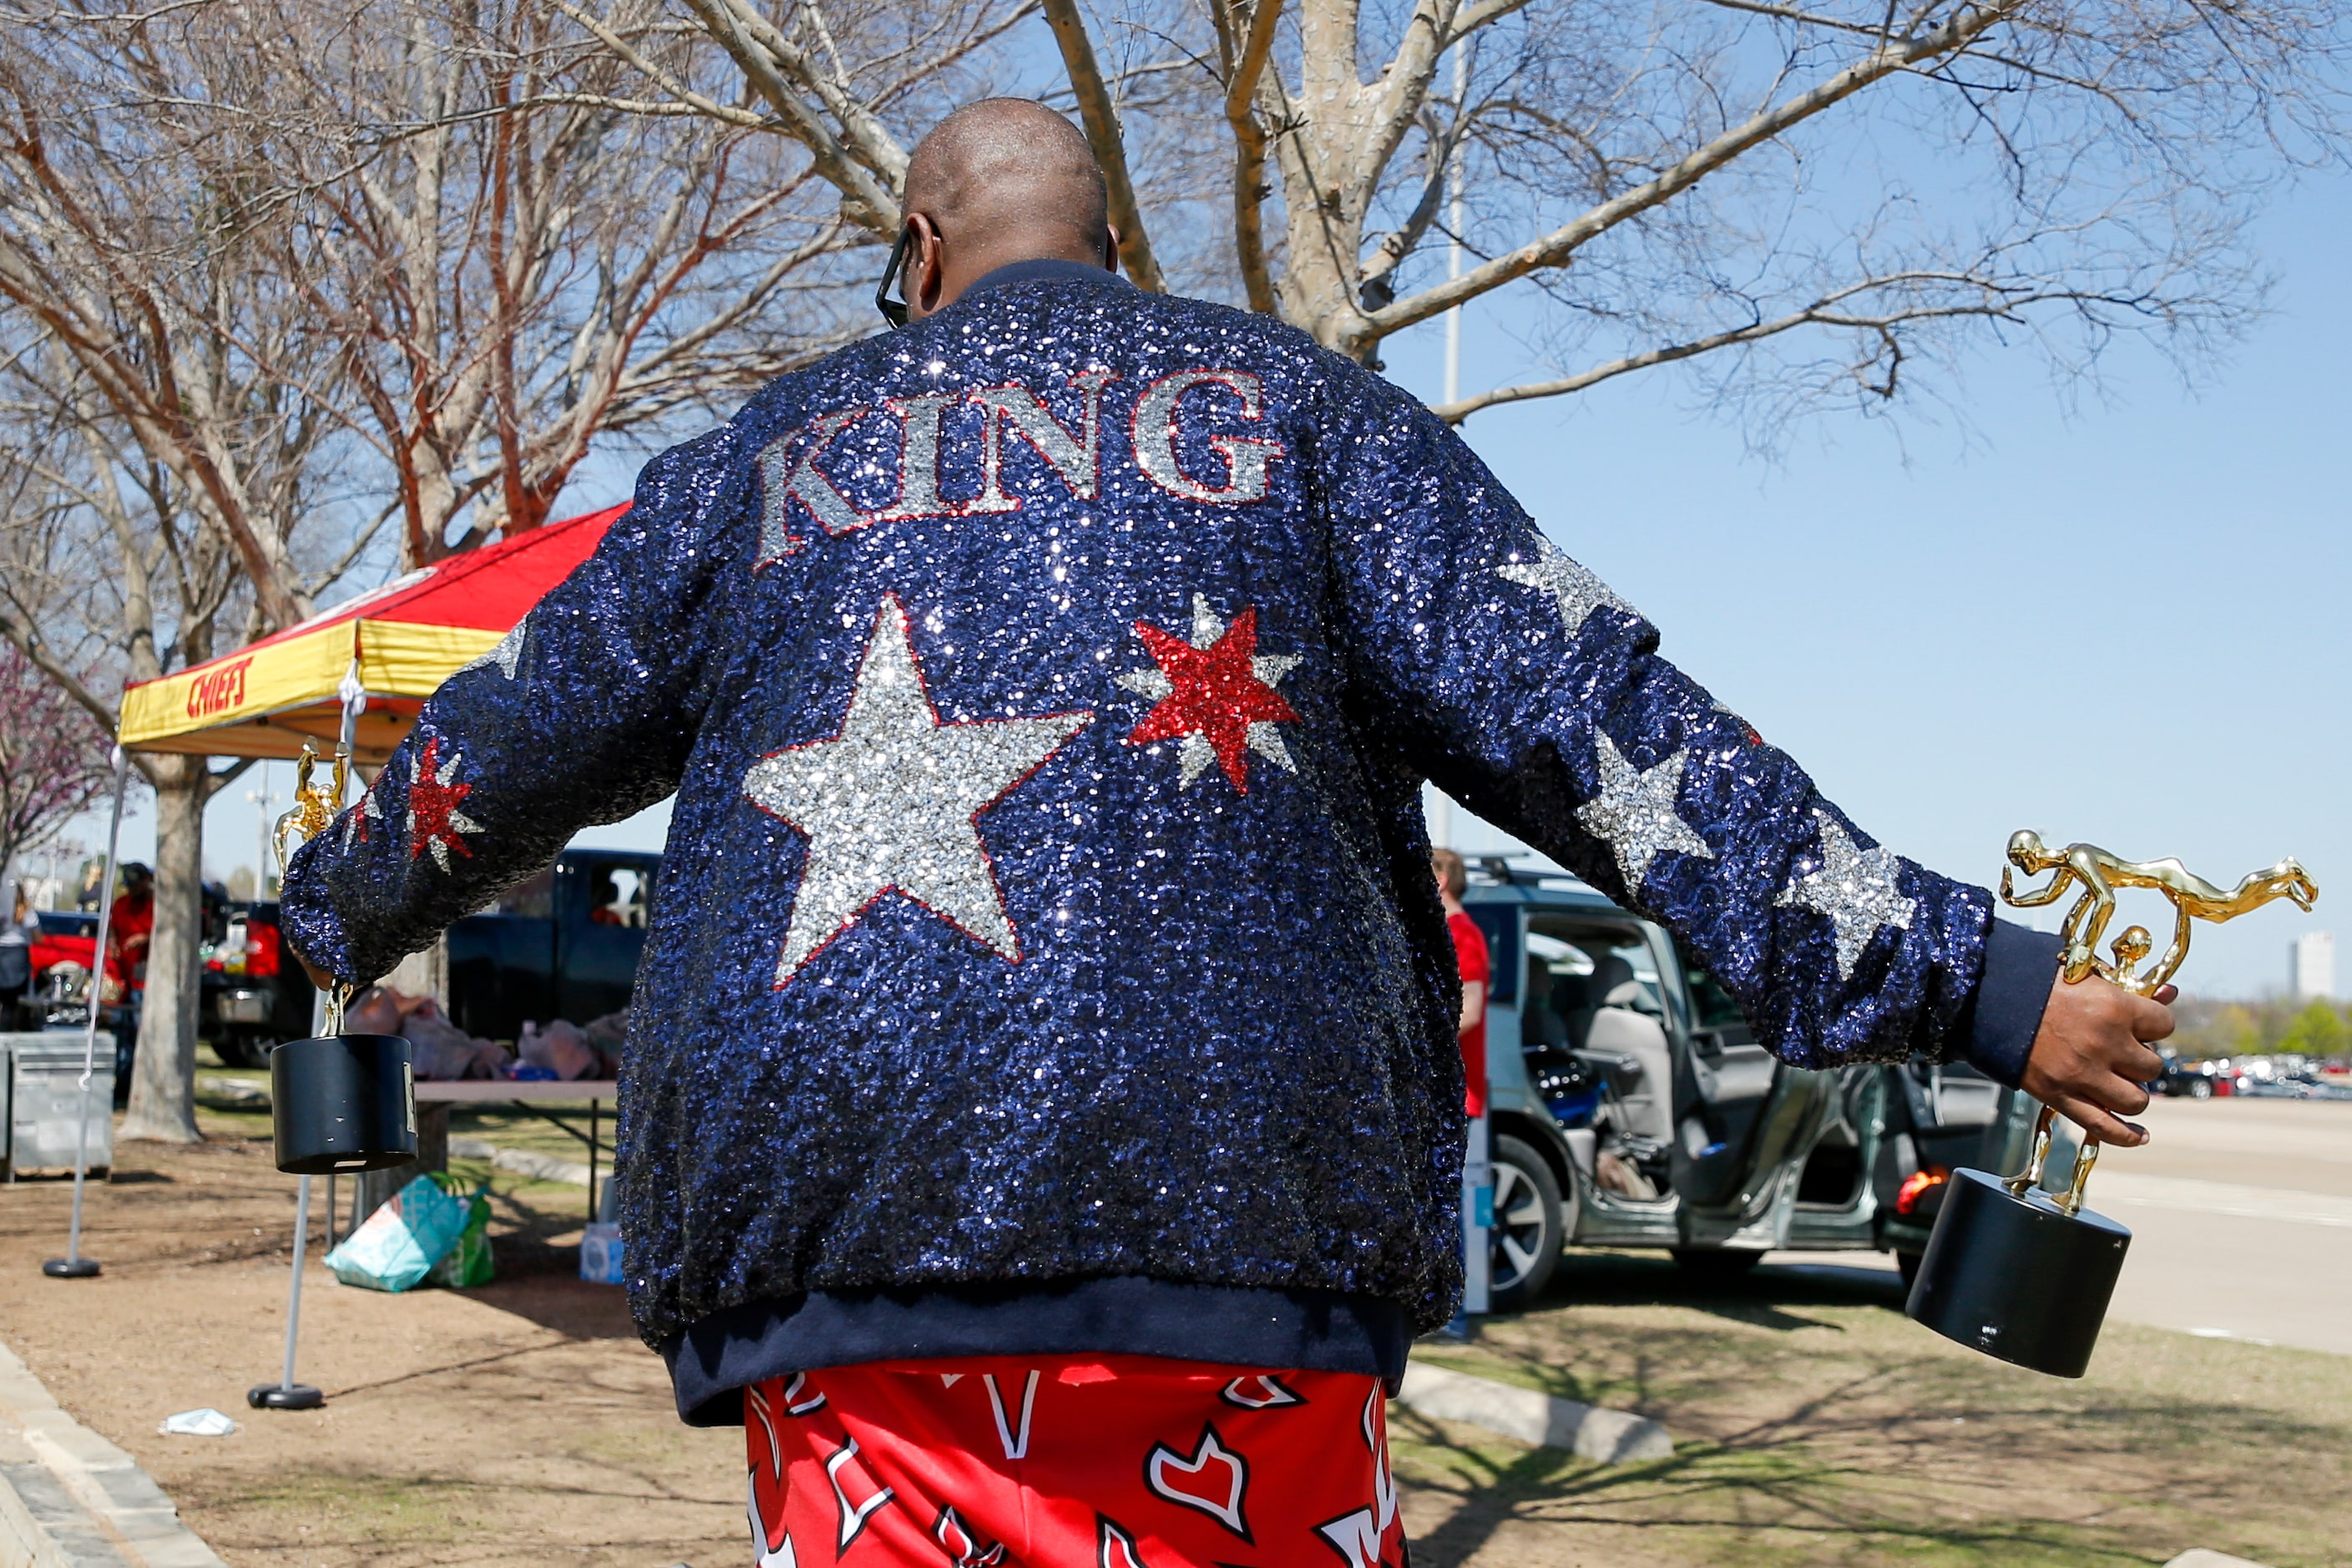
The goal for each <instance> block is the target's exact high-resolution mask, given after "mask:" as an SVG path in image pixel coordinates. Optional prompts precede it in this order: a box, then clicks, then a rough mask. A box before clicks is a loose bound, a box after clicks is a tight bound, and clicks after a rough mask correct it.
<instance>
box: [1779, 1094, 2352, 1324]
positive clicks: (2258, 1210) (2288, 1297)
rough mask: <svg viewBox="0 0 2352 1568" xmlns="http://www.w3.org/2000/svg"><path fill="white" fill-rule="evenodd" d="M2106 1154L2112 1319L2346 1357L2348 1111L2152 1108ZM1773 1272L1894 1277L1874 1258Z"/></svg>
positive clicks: (2351, 1171)
mask: <svg viewBox="0 0 2352 1568" xmlns="http://www.w3.org/2000/svg"><path fill="white" fill-rule="evenodd" d="M2139 1120H2140V1121H2142V1122H2143V1123H2145V1124H2146V1126H2147V1130H2148V1131H2149V1132H2150V1133H2152V1134H2154V1137H2153V1139H2152V1140H2151V1141H2150V1142H2149V1143H2148V1145H2147V1147H2146V1148H2144V1149H2119V1150H2111V1151H2109V1152H2108V1153H2107V1154H2106V1156H2105V1158H2104V1159H2102V1160H2101V1161H2100V1163H2099V1168H2098V1170H2097V1171H2096V1172H2095V1173H2094V1174H2093V1175H2092V1177H2091V1191H2090V1206H2091V1207H2093V1208H2095V1209H2097V1210H2099V1211H2100V1212H2101V1213H2103V1214H2106V1215H2112V1216H2113V1217H2114V1218H2116V1219H2118V1220H2120V1221H2122V1222H2123V1223H2124V1224H2125V1225H2127V1226H2130V1227H2131V1230H2132V1246H2131V1255H2130V1257H2129V1258H2127V1259H2126V1261H2125V1264H2124V1273H2123V1279H2122V1280H2121V1281H2120V1282H2119V1283H2118V1284H2117V1285H2116V1299H2115V1302H2114V1305H2113V1306H2112V1307H2110V1308H2109V1315H2110V1316H2112V1317H2114V1318H2116V1319H2118V1320H2120V1321H2124V1322H2127V1323H2146V1324H2148V1325H2150V1326H2151V1327H2155V1328H2159V1329H2178V1330H2180V1331H2184V1332H2187V1333H2192V1334H2201V1335H2208V1336H2210V1337H2212V1338H2216V1339H2239V1340H2253V1341H2257V1342H2263V1343H2267V1344H2281V1345H2294V1346H2297V1347H2299V1348H2301V1349H2305V1350H2316V1351H2331V1352H2335V1353H2336V1354H2338V1355H2352V1102H2347V1101H2330V1100H2317V1101H2314V1100H2158V1101H2157V1102H2156V1103H2155V1104H2154V1105H2152V1106H2150V1107H2148V1110H2147V1114H2146V1115H2145V1116H2143V1117H2141V1118H2140V1119H2139ZM1772 1262H1773V1263H1775V1264H1794V1265H1797V1266H1800V1267H1816V1268H1884V1269H1887V1270H1892V1269H1893V1268H1894V1267H1895V1263H1894V1260H1893V1259H1892V1258H1887V1257H1885V1255H1883V1254H1869V1253H1859V1254H1857V1253H1787V1252H1784V1253H1776V1254H1775V1255H1774V1256H1773V1258H1772Z"/></svg>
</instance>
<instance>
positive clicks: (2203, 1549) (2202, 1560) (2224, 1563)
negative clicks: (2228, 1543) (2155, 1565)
mask: <svg viewBox="0 0 2352 1568" xmlns="http://www.w3.org/2000/svg"><path fill="white" fill-rule="evenodd" d="M2164 1568H2263V1564H2262V1563H2257V1562H2255V1561H2254V1560H2253V1559H2252V1558H2251V1557H2232V1556H2231V1555H2230V1554H2229V1553H2228V1552H2216V1551H2214V1550H2213V1549H2212V1548H2210V1547H2207V1546H2192V1547H2190V1548H2189V1550H2188V1551H2186V1552H2182V1553H2181V1554H2180V1555H2179V1556H2178V1557H2176V1558H2174V1559H2173V1560H2172V1561H2171V1562H2169V1563H2166V1564H2165V1565H2164Z"/></svg>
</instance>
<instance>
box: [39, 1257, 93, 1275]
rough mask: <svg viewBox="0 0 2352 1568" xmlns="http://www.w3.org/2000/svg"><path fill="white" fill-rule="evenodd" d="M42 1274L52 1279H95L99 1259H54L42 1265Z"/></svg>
mask: <svg viewBox="0 0 2352 1568" xmlns="http://www.w3.org/2000/svg"><path fill="white" fill-rule="evenodd" d="M41 1272H42V1273H44V1274H46V1275H47V1276H48V1277H49V1278H50V1279H97V1278H98V1259H97V1258H50V1259H49V1260H48V1261H47V1263H44V1264H42V1265H41Z"/></svg>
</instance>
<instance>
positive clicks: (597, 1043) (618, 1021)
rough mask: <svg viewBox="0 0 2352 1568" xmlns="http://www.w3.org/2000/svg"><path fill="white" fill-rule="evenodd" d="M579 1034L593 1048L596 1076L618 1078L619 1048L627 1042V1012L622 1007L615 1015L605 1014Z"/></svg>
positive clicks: (591, 1022) (619, 1065) (591, 1021)
mask: <svg viewBox="0 0 2352 1568" xmlns="http://www.w3.org/2000/svg"><path fill="white" fill-rule="evenodd" d="M580 1032H581V1033H582V1034H583V1035H584V1036H586V1037H587V1039H588V1043H589V1044H590V1045H591V1046H593V1047H595V1050H596V1076H597V1077H598V1078H618V1077H620V1076H621V1047H624V1046H625V1045H627V1044H628V1042H629V1010H628V1009H627V1008H626V1007H624V1008H622V1009H621V1010H620V1011H619V1012H617V1013H607V1014H605V1015H604V1016H603V1017H601V1018H595V1019H592V1020H590V1022H589V1023H588V1025H587V1026H586V1027H584V1028H583V1029H582V1030H581V1031H580Z"/></svg>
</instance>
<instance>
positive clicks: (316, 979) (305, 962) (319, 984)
mask: <svg viewBox="0 0 2352 1568" xmlns="http://www.w3.org/2000/svg"><path fill="white" fill-rule="evenodd" d="M279 935H280V937H281V938H282V937H283V936H284V932H282V931H281V932H280V933H279ZM286 951H287V952H291V953H293V954H294V962H295V963H299V964H300V965H301V966H302V973H305V974H307V975H309V976H310V984H311V985H312V986H314V987H315V988H317V989H318V990H320V991H324V992H326V993H327V994H329V995H333V994H334V990H335V977H334V976H333V975H331V974H330V973H327V972H326V971H325V970H323V969H321V968H320V967H319V966H318V965H317V964H315V963H311V962H310V960H309V959H307V958H305V957H303V956H302V954H301V953H300V952H297V951H296V949H295V946H294V944H293V943H292V942H287V943H286Z"/></svg>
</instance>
